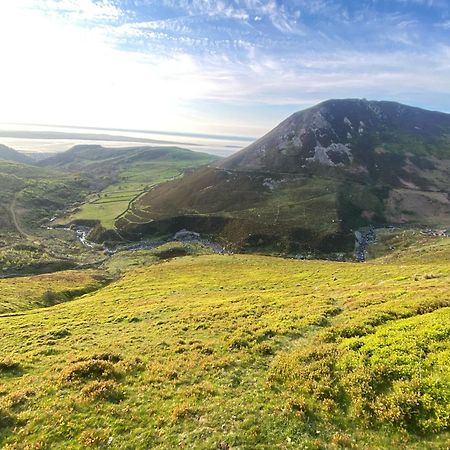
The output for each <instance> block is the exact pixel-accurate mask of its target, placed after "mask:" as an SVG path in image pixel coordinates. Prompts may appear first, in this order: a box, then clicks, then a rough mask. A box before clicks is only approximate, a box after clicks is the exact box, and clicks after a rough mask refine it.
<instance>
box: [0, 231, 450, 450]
mask: <svg viewBox="0 0 450 450" xmlns="http://www.w3.org/2000/svg"><path fill="white" fill-rule="evenodd" d="M449 241H450V240H448V239H447V240H445V239H442V240H438V239H436V240H434V241H433V242H432V243H431V244H428V243H427V245H424V246H423V247H416V248H415V250H414V252H409V251H407V252H403V253H402V252H398V253H397V254H394V255H392V256H391V257H387V258H381V259H378V260H376V261H374V262H370V263H366V264H356V263H337V262H326V261H294V260H286V259H281V258H273V257H263V256H243V255H204V256H198V257H184V258H176V259H173V260H171V261H168V262H161V263H158V264H154V265H150V266H147V267H143V268H138V269H134V270H131V271H129V272H128V273H126V274H125V275H124V276H123V277H122V278H121V279H119V280H118V281H116V282H114V283H112V284H109V285H108V286H106V287H101V288H99V289H98V290H97V291H96V292H94V293H90V294H86V295H84V296H83V297H81V298H79V299H76V300H73V301H70V302H66V303H63V304H58V305H55V306H51V307H48V308H35V309H32V310H27V311H25V310H23V307H22V306H23V305H21V304H17V303H16V306H15V308H16V311H15V312H12V310H13V309H14V307H13V306H11V307H10V308H9V309H8V308H6V306H5V304H7V303H8V301H9V300H8V298H11V299H12V300H11V301H13V300H14V296H13V295H12V296H11V294H10V297H5V294H4V292H6V291H4V290H3V289H2V291H1V293H0V298H2V301H3V308H4V309H3V311H8V313H4V314H3V315H1V316H0V341H1V344H2V345H1V348H0V447H2V448H5V449H25V448H26V449H31V448H34V449H47V448H49V449H50V448H51V449H58V448H74V449H82V448H89V447H92V448H102V447H108V448H116V449H147V448H151V449H174V448H193V449H221V450H225V449H249V450H250V449H267V450H269V449H338V448H354V449H391V448H395V449H417V450H419V449H420V450H422V449H443V448H447V447H448V445H449V444H450V436H449V433H448V429H449V425H450V409H449V404H450V357H449V356H450V339H449V338H450V292H449V288H448V286H449V284H450V244H449ZM8 281H9V280H5V282H8ZM9 282H11V281H9ZM84 283H86V284H87V285H89V284H90V281H89V279H86V280H84ZM22 288H23V286H22ZM10 291H11V290H10ZM26 307H27V306H26Z"/></svg>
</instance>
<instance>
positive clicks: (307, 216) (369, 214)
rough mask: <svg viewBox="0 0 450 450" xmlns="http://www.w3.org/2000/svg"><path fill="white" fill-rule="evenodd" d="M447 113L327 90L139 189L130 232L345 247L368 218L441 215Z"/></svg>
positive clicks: (448, 158) (243, 243) (291, 248)
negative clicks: (203, 160) (213, 155)
mask: <svg viewBox="0 0 450 450" xmlns="http://www.w3.org/2000/svg"><path fill="white" fill-rule="evenodd" d="M449 180H450V115H449V114H444V113H440V112H433V111H426V110H423V109H419V108H414V107H410V106H406V105H402V104H399V103H394V102H383V101H381V102H378V101H367V100H357V99H349V100H329V101H326V102H323V103H321V104H319V105H317V106H315V107H312V108H310V109H307V110H305V111H301V112H298V113H295V114H293V115H292V116H291V117H289V118H288V119H286V120H285V121H283V122H282V123H281V124H280V125H278V126H277V127H276V128H275V129H274V130H272V131H271V132H269V133H268V134H267V135H265V136H264V137H262V138H261V139H259V140H258V141H256V142H255V143H253V144H251V145H250V146H248V147H247V148H245V149H243V150H241V151H240V152H238V153H236V154H234V155H232V156H231V157H229V158H226V159H224V160H222V161H220V162H219V163H216V164H211V165H210V166H209V167H207V168H202V169H200V170H198V171H195V172H194V173H191V174H188V175H187V176H185V177H183V178H182V179H179V180H175V181H173V182H170V183H165V184H162V185H160V186H158V187H156V188H155V189H152V190H151V191H150V192H148V193H146V194H145V195H143V196H141V197H140V198H139V199H138V200H137V201H136V202H134V204H133V205H132V208H130V210H129V211H128V212H127V214H125V215H124V216H122V217H121V218H120V219H119V220H117V222H116V226H117V228H118V229H119V230H120V233H121V234H122V235H124V236H128V237H129V238H139V237H141V236H143V235H151V234H153V233H161V232H167V233H173V232H176V231H178V230H179V229H181V228H187V229H190V230H193V231H198V232H201V233H204V234H209V235H212V236H214V237H215V238H216V239H219V240H221V241H222V242H223V243H225V244H226V245H228V246H229V247H231V248H235V249H241V250H242V249H252V248H259V249H264V248H265V249H269V250H276V251H282V252H287V253H294V252H299V251H300V252H303V251H319V252H333V251H349V250H351V249H352V247H353V241H354V238H353V232H354V231H355V230H356V229H358V228H359V227H363V226H367V225H370V224H413V225H421V226H449V225H450V200H449V193H450V187H449V186H450V183H449Z"/></svg>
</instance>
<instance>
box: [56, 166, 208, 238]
mask: <svg viewBox="0 0 450 450" xmlns="http://www.w3.org/2000/svg"><path fill="white" fill-rule="evenodd" d="M201 163H202V164H203V163H205V161H202V162H201ZM185 165H186V163H185V162H184V163H173V164H170V163H166V164H164V163H142V164H140V165H139V167H133V168H130V169H127V170H124V171H123V172H121V173H120V175H119V177H120V179H119V181H117V182H116V183H113V184H111V185H110V186H108V187H107V188H106V189H104V190H103V191H101V192H100V193H99V194H97V195H95V198H94V199H93V200H91V201H89V202H88V203H85V204H83V205H82V206H81V208H80V211H78V212H76V213H75V214H73V215H71V216H70V217H69V218H67V217H65V218H64V219H63V220H64V221H71V220H76V219H89V220H100V221H101V223H102V225H103V226H104V227H105V228H107V229H111V228H114V221H115V219H116V218H117V217H118V216H119V215H120V214H122V213H123V212H124V211H125V210H126V209H127V208H128V205H129V203H130V201H131V200H133V199H134V198H135V197H137V196H138V195H139V194H140V193H142V192H144V191H145V190H147V189H149V188H150V187H151V186H154V185H156V184H158V183H162V182H163V181H167V180H169V179H172V178H174V177H176V176H178V175H180V173H181V171H182V169H183V168H185Z"/></svg>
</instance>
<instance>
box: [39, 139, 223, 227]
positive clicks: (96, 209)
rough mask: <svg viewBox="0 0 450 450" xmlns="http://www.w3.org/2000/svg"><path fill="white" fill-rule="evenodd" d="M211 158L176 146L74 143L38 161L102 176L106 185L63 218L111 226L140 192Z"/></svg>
mask: <svg viewBox="0 0 450 450" xmlns="http://www.w3.org/2000/svg"><path fill="white" fill-rule="evenodd" d="M215 160H217V157H215V156H212V155H208V154H206V153H201V152H194V151H190V150H186V149H181V148H177V147H130V148H104V147H100V146H77V147H74V148H73V149H71V150H69V151H67V152H65V153H63V154H60V155H56V156H54V157H52V158H48V159H47V160H44V161H42V162H41V163H40V164H41V165H46V166H49V167H56V168H58V169H62V170H67V171H70V172H73V173H77V172H80V173H89V174H95V175H96V177H98V178H99V179H101V180H103V182H104V184H105V186H106V187H105V188H104V189H102V190H101V192H100V193H96V194H95V195H93V196H92V197H91V198H90V199H89V201H88V202H86V203H84V204H83V205H82V206H81V208H80V210H79V211H77V212H75V213H74V214H72V215H70V216H69V217H65V218H64V219H63V221H71V220H77V219H82V220H100V221H101V224H102V225H103V227H105V228H107V229H111V228H113V227H114V222H115V219H116V218H117V217H118V216H119V215H120V214H121V213H123V212H124V211H125V210H126V209H127V207H128V205H129V203H130V201H131V200H133V199H134V198H136V197H137V196H138V195H139V194H140V193H142V192H144V191H146V190H148V189H150V188H151V187H152V186H154V185H156V184H158V183H161V182H163V181H167V180H169V179H172V178H175V177H177V176H179V175H180V174H181V173H182V172H183V171H184V170H186V169H190V168H195V167H199V166H202V165H205V164H208V163H210V162H212V161H215Z"/></svg>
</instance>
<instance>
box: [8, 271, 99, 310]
mask: <svg viewBox="0 0 450 450" xmlns="http://www.w3.org/2000/svg"><path fill="white" fill-rule="evenodd" d="M102 284H104V276H103V274H101V273H100V272H98V271H93V270H77V271H75V270H74V271H62V272H56V273H50V274H46V275H36V276H29V277H18V278H5V279H0V292H1V294H0V314H9V313H17V312H20V311H24V310H28V309H34V308H39V307H45V306H52V305H54V304H56V303H61V302H64V301H67V300H70V299H71V298H74V297H79V296H80V295H83V294H85V293H87V292H91V291H94V290H96V289H99V288H100V287H101V286H102Z"/></svg>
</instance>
